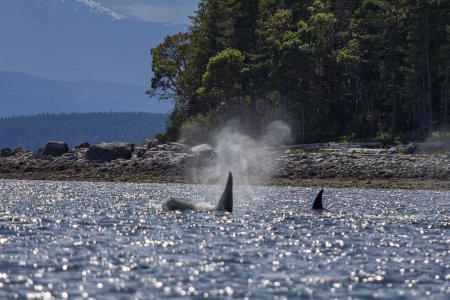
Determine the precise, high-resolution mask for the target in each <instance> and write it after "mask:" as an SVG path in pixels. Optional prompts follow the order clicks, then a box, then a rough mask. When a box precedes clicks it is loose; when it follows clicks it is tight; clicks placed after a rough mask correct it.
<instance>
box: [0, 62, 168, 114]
mask: <svg viewBox="0 0 450 300" xmlns="http://www.w3.org/2000/svg"><path fill="white" fill-rule="evenodd" d="M145 90H146V88H145V87H144V86H137V85H136V86H135V85H128V84H122V83H111V82H101V81H86V80H83V81H62V80H53V79H46V78H42V77H39V76H34V75H31V74H27V73H22V72H15V71H0V105H1V107H2V109H1V110H0V117H11V116H21V115H35V114H40V113H72V112H78V113H89V112H110V111H113V112H151V113H167V112H168V111H170V110H171V108H172V105H171V104H170V103H167V102H160V101H157V100H156V99H150V98H149V97H148V96H147V95H145Z"/></svg>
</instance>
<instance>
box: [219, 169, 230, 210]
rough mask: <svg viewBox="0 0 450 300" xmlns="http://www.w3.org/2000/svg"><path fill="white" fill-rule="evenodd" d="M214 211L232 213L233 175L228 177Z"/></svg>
mask: <svg viewBox="0 0 450 300" xmlns="http://www.w3.org/2000/svg"><path fill="white" fill-rule="evenodd" d="M216 211H226V212H230V213H231V212H233V175H231V172H230V173H229V175H228V180H227V184H226V186H225V190H224V191H223V194H222V197H220V200H219V203H218V204H217V206H216Z"/></svg>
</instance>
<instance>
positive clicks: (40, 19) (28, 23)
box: [0, 0, 187, 86]
mask: <svg viewBox="0 0 450 300" xmlns="http://www.w3.org/2000/svg"><path fill="white" fill-rule="evenodd" d="M186 28H187V25H185V24H163V23H152V22H143V21H141V20H138V19H137V18H134V17H130V16H127V15H125V14H123V13H118V12H116V11H114V10H113V9H111V8H108V7H105V6H103V5H101V4H100V3H98V2H96V1H93V0H2V1H0V43H1V47H0V70H5V71H6V70H8V71H18V72H24V73H29V74H33V75H37V76H42V77H45V78H52V79H56V80H96V81H104V82H119V83H125V84H133V85H139V86H146V85H148V84H149V81H150V77H151V71H150V60H151V59H150V52H149V49H150V48H151V47H154V46H155V45H157V44H158V43H160V42H161V41H162V40H163V39H164V37H165V36H166V35H168V34H173V33H177V32H180V31H185V30H186Z"/></svg>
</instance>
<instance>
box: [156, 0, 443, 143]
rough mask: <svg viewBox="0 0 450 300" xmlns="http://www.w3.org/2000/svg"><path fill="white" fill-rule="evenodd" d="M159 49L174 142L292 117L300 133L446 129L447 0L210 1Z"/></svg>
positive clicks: (160, 88)
mask: <svg viewBox="0 0 450 300" xmlns="http://www.w3.org/2000/svg"><path fill="white" fill-rule="evenodd" d="M152 54H153V57H152V59H153V61H152V70H153V72H154V78H153V80H152V85H151V89H150V91H149V92H150V93H152V94H157V93H159V94H161V95H162V96H164V97H165V98H170V99H173V100H174V101H175V110H174V111H173V113H172V115H171V117H170V124H169V127H168V128H167V129H166V133H165V135H166V138H168V139H178V138H180V137H181V138H184V139H187V140H192V139H204V138H206V137H207V133H208V132H209V131H211V130H212V129H214V128H216V127H217V126H220V125H221V124H223V123H224V122H226V121H227V120H229V119H231V118H234V119H238V120H240V122H241V124H242V127H243V128H244V129H246V130H247V131H248V132H249V133H252V134H255V135H256V134H258V133H259V132H260V131H261V130H262V129H263V127H264V126H265V125H266V124H267V123H268V122H270V121H271V120H275V119H277V120H284V121H286V122H287V123H288V124H289V125H290V126H291V127H292V129H293V132H294V134H295V140H296V142H310V141H325V140H344V139H347V140H356V139H370V138H374V137H377V136H378V137H380V136H389V137H391V138H416V139H417V138H425V137H427V136H429V135H430V133H431V132H432V131H435V130H441V131H442V133H443V134H444V133H445V132H446V131H447V129H446V126H447V123H448V114H449V109H448V101H449V100H448V91H449V80H448V77H449V71H450V1H448V0H420V1H419V0H413V1H411V0H362V1H357V0H340V1H339V0H335V1H324V0H305V1H299V0H296V1H294V0H201V1H200V3H199V8H198V10H197V12H196V14H195V16H193V17H192V24H191V26H190V28H189V31H188V32H187V33H180V34H176V35H172V36H168V37H167V38H166V40H165V41H164V42H163V43H161V44H160V45H159V46H157V47H156V48H154V49H152Z"/></svg>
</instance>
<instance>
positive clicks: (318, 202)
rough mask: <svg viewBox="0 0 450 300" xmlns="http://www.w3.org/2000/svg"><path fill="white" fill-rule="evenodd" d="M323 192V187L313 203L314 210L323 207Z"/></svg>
mask: <svg viewBox="0 0 450 300" xmlns="http://www.w3.org/2000/svg"><path fill="white" fill-rule="evenodd" d="M322 194H323V189H321V190H320V192H319V193H318V194H317V196H316V199H314V203H313V206H312V208H311V209H312V210H319V209H323V205H322Z"/></svg>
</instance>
